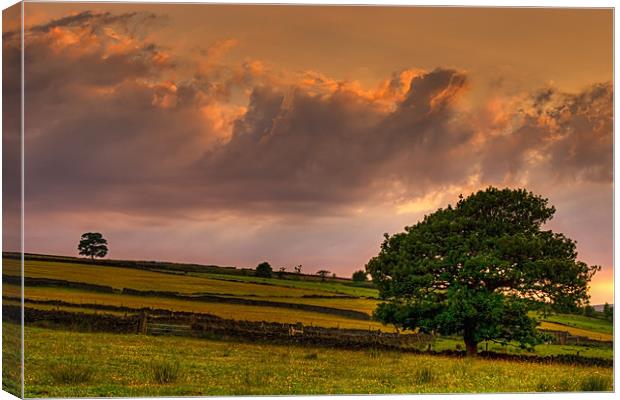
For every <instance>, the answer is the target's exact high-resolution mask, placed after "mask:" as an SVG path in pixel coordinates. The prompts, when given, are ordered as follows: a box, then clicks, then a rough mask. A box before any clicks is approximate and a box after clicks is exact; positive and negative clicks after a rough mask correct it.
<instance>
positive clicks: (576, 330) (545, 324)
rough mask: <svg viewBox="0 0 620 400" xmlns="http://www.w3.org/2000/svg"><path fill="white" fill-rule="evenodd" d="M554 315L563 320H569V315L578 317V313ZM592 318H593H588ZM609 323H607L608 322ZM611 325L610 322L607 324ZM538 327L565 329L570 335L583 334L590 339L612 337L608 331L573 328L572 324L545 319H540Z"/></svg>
mask: <svg viewBox="0 0 620 400" xmlns="http://www.w3.org/2000/svg"><path fill="white" fill-rule="evenodd" d="M556 317H558V318H561V319H563V320H566V321H571V320H572V319H571V317H580V316H579V315H575V316H572V315H570V316H569V315H557V316H556ZM590 319H593V318H590ZM602 322H604V321H602ZM608 324H609V323H608ZM609 325H611V324H609ZM539 327H540V328H541V329H550V330H556V331H566V332H568V333H570V334H571V335H575V336H585V337H589V338H590V339H595V340H604V341H610V340H613V339H614V336H613V335H612V334H610V333H602V332H599V331H595V330H591V329H587V328H575V327H573V326H572V325H564V324H557V323H554V322H547V321H542V322H541V323H540V325H539Z"/></svg>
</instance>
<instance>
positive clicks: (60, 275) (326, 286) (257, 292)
mask: <svg viewBox="0 0 620 400" xmlns="http://www.w3.org/2000/svg"><path fill="white" fill-rule="evenodd" d="M24 271H25V275H26V277H32V278H49V279H62V280H68V281H72V282H85V283H95V284H98V285H104V286H111V287H114V288H118V289H122V288H130V289H137V290H158V291H175V292H179V293H210V294H227V295H236V296H267V297H302V296H335V295H347V296H351V295H354V293H363V294H364V295H368V296H369V297H376V296H377V291H376V290H374V289H368V288H358V287H354V286H349V285H345V284H342V283H335V282H334V283H332V282H320V281H315V280H312V281H301V280H284V279H275V278H271V279H265V278H256V277H238V276H233V275H220V274H200V276H198V275H197V274H191V275H171V274H167V273H162V272H153V271H147V270H139V269H132V268H119V267H109V266H101V265H90V264H76V263H59V262H50V261H26V263H25V266H24ZM3 273H4V274H5V275H14V276H18V275H20V267H19V261H18V260H13V259H4V260H3ZM209 275H214V277H209ZM240 278H248V279H244V280H241V279H240ZM355 295H356V296H361V294H355Z"/></svg>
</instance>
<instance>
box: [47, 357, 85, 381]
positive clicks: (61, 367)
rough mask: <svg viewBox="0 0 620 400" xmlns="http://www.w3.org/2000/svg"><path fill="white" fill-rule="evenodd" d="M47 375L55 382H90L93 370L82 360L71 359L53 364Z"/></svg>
mask: <svg viewBox="0 0 620 400" xmlns="http://www.w3.org/2000/svg"><path fill="white" fill-rule="evenodd" d="M49 375H50V377H51V378H52V381H54V383H56V384H60V385H79V384H81V383H88V382H90V381H91V380H92V379H93V376H94V375H95V370H94V369H93V368H92V367H91V366H90V365H89V364H88V363H87V362H86V361H84V360H79V359H71V360H67V361H66V362H62V363H57V364H55V365H53V366H52V367H51V368H50V370H49Z"/></svg>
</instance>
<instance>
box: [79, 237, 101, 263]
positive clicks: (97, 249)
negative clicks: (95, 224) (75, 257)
mask: <svg viewBox="0 0 620 400" xmlns="http://www.w3.org/2000/svg"><path fill="white" fill-rule="evenodd" d="M78 251H79V254H80V255H81V256H86V257H90V259H91V260H94V259H95V257H99V258H103V257H105V256H106V254H108V241H107V240H105V239H104V238H103V235H102V234H101V233H99V232H86V233H84V234H83V235H82V237H81V238H80V243H79V244H78Z"/></svg>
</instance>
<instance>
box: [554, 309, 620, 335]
mask: <svg viewBox="0 0 620 400" xmlns="http://www.w3.org/2000/svg"><path fill="white" fill-rule="evenodd" d="M545 320H547V321H549V322H557V323H560V324H563V325H569V326H571V327H575V328H578V329H584V330H588V331H592V332H600V333H603V334H607V335H609V336H612V335H613V330H614V326H613V324H612V323H610V322H609V321H605V320H602V319H597V318H590V317H586V316H584V315H565V314H560V315H550V316H548V317H545Z"/></svg>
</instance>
